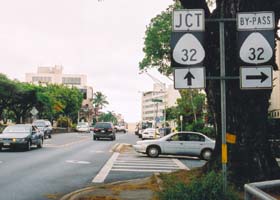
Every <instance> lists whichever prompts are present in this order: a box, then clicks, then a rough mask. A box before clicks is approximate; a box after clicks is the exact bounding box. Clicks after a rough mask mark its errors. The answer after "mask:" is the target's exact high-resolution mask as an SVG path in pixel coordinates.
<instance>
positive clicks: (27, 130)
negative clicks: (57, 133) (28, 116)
mask: <svg viewBox="0 0 280 200" xmlns="http://www.w3.org/2000/svg"><path fill="white" fill-rule="evenodd" d="M43 142H44V135H43V133H42V132H41V131H40V130H39V129H38V128H37V127H36V126H33V125H31V124H17V125H11V126H8V127H6V128H5V129H4V130H3V132H2V134H0V150H2V148H16V147H23V148H24V149H25V150H27V151H29V150H30V149H31V146H32V145H37V147H38V148H42V147H43Z"/></svg>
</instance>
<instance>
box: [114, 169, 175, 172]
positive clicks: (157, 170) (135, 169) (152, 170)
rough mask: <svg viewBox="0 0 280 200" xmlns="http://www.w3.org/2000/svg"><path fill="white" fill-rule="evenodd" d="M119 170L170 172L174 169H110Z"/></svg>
mask: <svg viewBox="0 0 280 200" xmlns="http://www.w3.org/2000/svg"><path fill="white" fill-rule="evenodd" d="M112 171H119V172H172V171H174V170H157V169H151V170H149V169H112Z"/></svg>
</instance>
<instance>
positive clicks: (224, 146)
mask: <svg viewBox="0 0 280 200" xmlns="http://www.w3.org/2000/svg"><path fill="white" fill-rule="evenodd" d="M222 9H223V8H222ZM223 17H224V16H223V10H221V18H223ZM219 29H220V65H221V66H220V73H221V77H225V76H226V70H225V22H224V21H222V20H221V21H220V22H219ZM221 123H222V172H223V191H224V192H226V190H227V144H226V80H225V79H221Z"/></svg>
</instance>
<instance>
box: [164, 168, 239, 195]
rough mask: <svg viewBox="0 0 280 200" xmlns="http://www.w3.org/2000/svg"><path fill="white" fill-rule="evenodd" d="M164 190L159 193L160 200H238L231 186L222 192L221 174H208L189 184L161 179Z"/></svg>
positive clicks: (171, 179) (170, 179)
mask: <svg viewBox="0 0 280 200" xmlns="http://www.w3.org/2000/svg"><path fill="white" fill-rule="evenodd" d="M163 182H164V184H163V185H164V189H163V190H162V191H161V192H159V197H160V199H162V200H178V199H180V200H202V199H203V200H220V199H223V200H238V199H239V197H238V194H237V192H236V191H234V189H233V187H232V186H228V188H227V192H226V193H224V192H223V181H222V175H221V173H216V172H213V171H212V172H210V173H208V174H206V175H204V176H202V177H201V178H197V179H193V180H192V181H191V182H190V183H189V184H187V185H186V184H185V183H183V182H181V181H178V180H174V179H173V178H167V179H163Z"/></svg>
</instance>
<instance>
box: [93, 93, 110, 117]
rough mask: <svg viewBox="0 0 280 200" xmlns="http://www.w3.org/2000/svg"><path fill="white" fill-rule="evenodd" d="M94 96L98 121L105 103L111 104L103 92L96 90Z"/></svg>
mask: <svg viewBox="0 0 280 200" xmlns="http://www.w3.org/2000/svg"><path fill="white" fill-rule="evenodd" d="M93 96H94V97H93V99H92V104H93V107H94V114H95V117H96V121H98V120H97V117H98V113H99V110H101V109H102V108H103V107H104V106H105V105H107V104H109V102H108V101H107V100H106V98H107V97H106V96H105V95H104V94H102V92H95V93H94V94H93Z"/></svg>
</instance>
